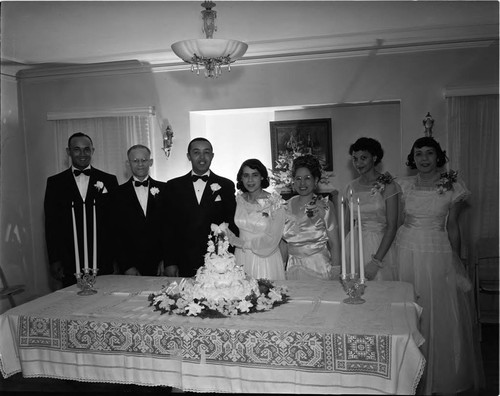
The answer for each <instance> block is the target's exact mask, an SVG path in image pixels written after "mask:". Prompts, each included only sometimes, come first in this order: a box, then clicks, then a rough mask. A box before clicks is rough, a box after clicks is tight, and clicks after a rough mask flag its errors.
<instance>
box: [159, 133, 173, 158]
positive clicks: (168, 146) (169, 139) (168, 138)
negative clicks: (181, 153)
mask: <svg viewBox="0 0 500 396" xmlns="http://www.w3.org/2000/svg"><path fill="white" fill-rule="evenodd" d="M173 140H174V131H173V130H172V128H171V127H170V125H169V126H167V128H165V131H164V132H163V147H162V150H163V152H164V153H165V156H166V157H167V158H168V157H170V150H172V145H173Z"/></svg>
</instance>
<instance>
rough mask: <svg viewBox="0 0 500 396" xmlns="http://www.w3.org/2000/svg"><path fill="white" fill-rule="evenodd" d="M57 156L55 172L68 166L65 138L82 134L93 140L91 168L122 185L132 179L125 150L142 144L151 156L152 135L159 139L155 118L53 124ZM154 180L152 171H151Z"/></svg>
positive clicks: (93, 120)
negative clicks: (106, 173) (105, 173)
mask: <svg viewBox="0 0 500 396" xmlns="http://www.w3.org/2000/svg"><path fill="white" fill-rule="evenodd" d="M55 128H56V142H57V143H56V145H57V147H56V153H57V158H56V161H57V166H58V172H61V171H63V170H64V169H66V168H68V167H69V166H70V162H71V160H70V158H69V157H68V155H67V154H66V148H67V147H68V138H69V137H70V136H71V135H72V134H73V133H75V132H83V133H85V134H87V135H89V136H90V137H91V138H92V141H93V143H94V148H95V152H94V155H93V157H92V165H93V166H94V167H96V168H98V169H101V170H103V171H105V172H108V173H111V174H114V175H116V177H117V178H118V182H119V183H120V184H121V183H123V182H125V181H126V180H128V178H129V177H130V176H131V174H130V170H129V169H128V167H127V165H126V160H127V150H128V149H129V148H130V147H131V146H133V145H135V144H143V145H145V146H147V147H149V149H150V150H151V151H152V152H154V147H153V146H154V144H155V141H156V140H157V139H155V133H157V134H158V135H160V132H159V130H158V129H159V123H158V121H157V120H156V117H155V116H154V115H122V116H112V117H92V118H77V119H61V120H55ZM151 176H152V177H153V178H154V177H155V175H154V169H151Z"/></svg>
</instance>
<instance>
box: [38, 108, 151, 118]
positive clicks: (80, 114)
mask: <svg viewBox="0 0 500 396" xmlns="http://www.w3.org/2000/svg"><path fill="white" fill-rule="evenodd" d="M155 114H156V113H155V107H154V106H148V107H128V108H122V109H107V110H94V111H74V112H71V111H64V112H57V111H54V112H49V113H47V121H58V120H74V119H80V118H100V117H121V116H150V115H155Z"/></svg>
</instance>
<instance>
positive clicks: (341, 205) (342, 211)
mask: <svg viewBox="0 0 500 396" xmlns="http://www.w3.org/2000/svg"><path fill="white" fill-rule="evenodd" d="M340 243H341V249H340V252H341V254H342V278H345V277H346V275H347V269H346V264H345V229H344V197H342V201H341V204H340Z"/></svg>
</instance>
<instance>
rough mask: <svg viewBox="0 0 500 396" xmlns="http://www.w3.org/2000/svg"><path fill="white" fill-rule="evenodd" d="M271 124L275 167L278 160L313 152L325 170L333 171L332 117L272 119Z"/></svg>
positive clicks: (274, 167)
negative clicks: (288, 119)
mask: <svg viewBox="0 0 500 396" xmlns="http://www.w3.org/2000/svg"><path fill="white" fill-rule="evenodd" d="M270 126H271V156H272V160H273V169H276V166H277V165H276V164H277V161H278V160H280V161H281V160H283V159H285V158H293V157H295V156H297V154H299V155H300V154H313V155H315V156H316V157H318V159H319V160H320V162H321V165H322V166H323V170H325V171H333V159H332V120H331V118H317V119H311V120H290V121H272V122H270Z"/></svg>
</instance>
